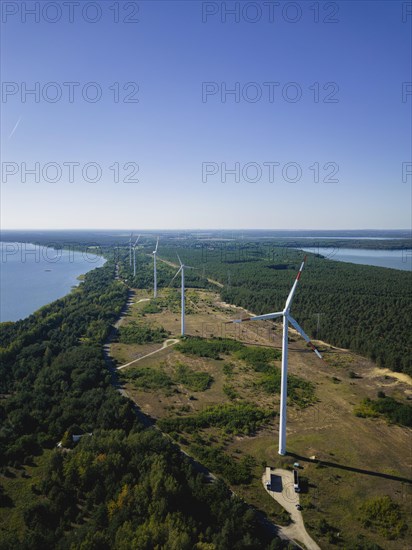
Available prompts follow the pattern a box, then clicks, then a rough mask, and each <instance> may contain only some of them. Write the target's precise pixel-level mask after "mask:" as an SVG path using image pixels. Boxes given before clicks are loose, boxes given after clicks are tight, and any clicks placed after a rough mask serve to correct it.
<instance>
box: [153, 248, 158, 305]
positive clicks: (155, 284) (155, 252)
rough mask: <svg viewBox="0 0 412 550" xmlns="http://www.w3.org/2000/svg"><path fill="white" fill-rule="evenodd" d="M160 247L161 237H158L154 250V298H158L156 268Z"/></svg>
mask: <svg viewBox="0 0 412 550" xmlns="http://www.w3.org/2000/svg"><path fill="white" fill-rule="evenodd" d="M158 246H159V237H157V242H156V248H155V249H154V250H153V296H154V298H157V266H156V256H157V248H158Z"/></svg>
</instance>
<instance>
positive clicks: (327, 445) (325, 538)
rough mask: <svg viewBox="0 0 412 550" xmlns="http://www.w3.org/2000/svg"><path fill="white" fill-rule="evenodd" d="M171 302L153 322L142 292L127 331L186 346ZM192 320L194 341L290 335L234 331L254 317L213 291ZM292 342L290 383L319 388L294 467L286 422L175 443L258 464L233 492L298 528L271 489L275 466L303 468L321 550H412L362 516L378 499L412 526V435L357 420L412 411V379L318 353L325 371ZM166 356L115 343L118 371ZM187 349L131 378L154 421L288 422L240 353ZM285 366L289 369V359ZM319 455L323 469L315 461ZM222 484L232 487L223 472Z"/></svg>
mask: <svg viewBox="0 0 412 550" xmlns="http://www.w3.org/2000/svg"><path fill="white" fill-rule="evenodd" d="M167 294H168V291H161V292H160V293H159V298H160V302H162V301H163V307H162V308H161V311H159V312H157V313H147V312H145V311H147V304H148V302H142V301H139V300H142V299H146V298H148V297H150V295H149V294H148V293H147V292H146V291H143V290H137V291H135V292H134V298H133V302H134V303H133V304H132V305H131V307H130V310H129V313H128V315H127V316H126V318H125V319H124V321H123V324H122V326H127V325H128V324H130V323H133V322H134V321H138V322H143V323H147V324H150V325H153V326H162V327H164V328H165V329H166V331H167V332H168V333H169V336H168V337H169V338H178V337H179V334H180V307H179V304H178V301H177V297H178V293H175V295H174V296H173V297H172V298H170V296H169V298H168V297H167ZM176 294H177V297H176ZM187 311H188V314H187V315H186V331H187V334H189V335H191V336H201V337H203V338H210V337H223V338H235V339H236V340H240V341H242V342H244V343H245V344H247V345H252V346H260V347H262V349H265V348H266V347H271V348H275V349H278V350H279V349H280V346H281V333H280V327H279V325H276V328H275V329H274V326H275V325H273V323H271V322H259V323H256V325H255V324H252V323H247V324H246V325H226V324H224V323H225V321H228V320H229V319H233V318H236V317H239V316H242V315H244V314H245V312H244V311H243V310H241V308H236V307H233V306H230V305H228V304H224V303H222V302H221V301H219V298H218V296H217V294H215V293H214V292H211V291H205V290H196V291H195V290H188V291H187ZM289 339H290V344H289V351H290V355H289V372H290V374H292V375H295V376H297V377H299V379H302V380H303V381H307V382H312V383H313V384H314V396H313V399H312V404H310V405H309V406H306V407H303V408H302V407H300V406H298V405H292V406H290V407H289V409H288V452H289V454H288V455H287V456H286V457H280V456H279V455H278V454H277V437H278V417H277V415H276V416H274V417H272V418H271V419H268V420H267V421H266V422H263V423H262V425H261V426H259V427H258V428H257V429H256V431H254V432H251V433H249V434H248V433H236V432H233V431H231V430H227V429H225V428H224V427H223V428H222V427H218V426H207V427H202V428H201V429H196V430H193V429H191V428H182V429H180V428H179V429H178V430H174V429H173V430H171V431H170V435H171V436H172V437H173V438H174V439H175V440H176V441H177V442H178V443H179V444H180V445H181V446H182V448H184V449H185V450H186V451H187V452H188V453H189V454H190V453H192V454H195V455H197V456H198V458H199V459H200V461H202V458H205V457H202V456H199V453H200V454H202V452H204V449H217V452H218V453H220V454H221V453H223V454H224V456H228V457H229V458H230V460H231V461H232V463H233V464H235V465H240V464H242V460H243V461H245V460H246V461H249V462H248V468H249V471H250V476H249V478H250V479H249V480H248V481H247V482H244V480H242V482H241V483H238V482H237V483H231V485H232V488H233V489H234V490H235V491H236V493H238V494H239V495H241V496H242V497H244V498H245V500H247V501H248V502H250V503H251V504H253V505H254V506H256V507H257V508H259V509H260V510H262V511H264V512H265V513H266V514H267V515H268V517H270V518H271V519H272V520H273V521H274V522H276V523H279V524H287V515H286V514H285V513H284V512H282V510H281V508H280V506H279V505H277V504H276V503H275V502H274V501H273V500H272V499H271V498H270V497H269V496H268V495H267V493H266V492H265V491H264V490H263V489H262V485H261V476H262V471H263V468H264V466H266V465H270V466H273V467H290V466H291V465H292V464H293V462H294V461H295V460H298V461H299V462H300V464H301V466H302V468H303V469H302V470H301V476H303V477H304V478H306V479H307V481H308V484H307V491H306V492H304V493H303V494H302V496H301V503H302V505H303V518H304V521H305V525H306V528H307V530H308V532H309V534H310V535H311V536H312V537H313V538H314V540H316V541H317V542H318V544H319V545H320V546H321V548H331V547H332V546H335V545H336V544H342V547H344V548H352V547H353V548H355V547H356V545H360V546H359V548H361V547H362V548H366V547H367V546H365V544H366V541H367V542H374V543H376V544H378V545H379V546H380V547H382V548H385V549H386V548H387V549H393V550H398V549H399V548H410V547H411V542H410V540H411V538H410V537H411V535H410V532H403V531H402V529H401V534H400V535H399V537H400V538H397V539H396V538H395V539H394V540H390V537H393V536H394V535H393V533H392V534H390V533H389V534H388V533H386V534H385V533H384V532H383V531H382V529H380V530H379V528H377V527H376V526H374V525H369V526H368V525H366V526H365V521H364V518H363V516H362V514H361V511H360V506H361V505H362V503H364V502H365V501H366V500H367V499H369V498H372V497H378V496H381V495H388V496H390V497H391V499H392V500H393V502H394V503H396V504H397V505H399V507H400V517H401V519H400V520H399V521H400V522H401V521H407V520H408V519H409V520H410V519H411V517H410V516H409V518H408V517H407V514H408V506H410V504H411V492H412V491H411V489H412V485H411V482H410V478H411V468H412V462H411V442H412V439H411V430H410V429H409V428H406V427H401V426H397V425H389V424H388V423H387V422H386V421H385V420H383V419H381V418H359V417H356V416H355V415H354V413H353V410H354V407H355V406H357V405H359V404H360V403H361V402H362V400H363V399H364V398H365V397H370V398H376V395H377V392H378V391H379V390H382V389H383V390H384V391H385V393H386V395H388V396H393V397H396V399H398V400H406V399H407V398H408V396H410V395H411V391H412V380H411V379H410V378H409V377H407V376H406V375H403V376H402V377H397V376H396V375H395V374H394V373H390V375H389V374H388V373H387V372H382V371H381V370H380V369H377V368H376V366H375V365H374V364H373V363H372V362H371V361H369V360H367V359H365V358H363V357H360V356H357V355H355V354H353V353H350V352H348V351H347V350H341V349H337V348H332V347H330V346H328V345H326V344H324V343H322V342H317V344H318V346H319V349H320V350H321V352H322V354H323V356H324V361H320V360H319V359H318V358H317V357H316V356H315V355H314V354H313V353H312V352H311V351H310V350H309V349H308V348H307V347H306V344H305V342H304V341H302V340H301V339H300V338H299V337H298V335H297V334H296V333H295V332H294V331H293V330H291V331H290V334H289ZM161 345H162V344H161V343H149V344H142V345H137V344H122V343H118V342H116V343H113V344H112V347H111V353H112V355H113V357H114V359H115V360H116V361H117V364H118V365H122V364H124V363H126V362H128V361H132V360H134V359H136V358H137V357H142V356H144V355H146V354H148V353H150V352H152V351H154V350H155V349H158V348H160V347H161ZM178 347H179V346H177V348H176V347H175V346H172V347H168V348H167V349H164V350H162V351H159V353H156V354H154V355H152V356H149V357H147V358H144V359H142V360H140V361H139V362H138V363H137V364H136V368H138V369H143V370H140V371H139V372H137V373H136V378H134V379H131V378H129V376H131V375H132V373H133V370H134V369H135V366H134V365H131V366H130V367H127V368H126V369H124V370H122V371H121V372H122V376H124V382H125V387H126V389H127V391H128V393H129V394H130V395H131V396H132V398H133V399H134V400H135V401H136V403H137V404H138V405H139V407H140V408H141V409H142V411H143V412H145V413H146V414H148V415H150V416H151V417H153V418H154V419H156V420H162V419H167V418H169V419H171V418H174V419H178V420H179V419H185V418H189V417H196V416H197V415H199V414H200V413H201V412H202V411H204V410H205V408H206V407H210V406H216V405H222V404H227V405H240V404H244V403H251V404H253V406H254V407H255V408H259V410H260V409H261V410H265V411H268V410H269V411H274V412H275V413H277V410H278V406H279V396H278V395H277V394H275V395H272V394H268V393H267V392H265V391H264V389H263V388H262V386H260V385H259V384H258V382H259V380H260V379H261V377H262V376H263V374H262V373H261V372H256V371H255V370H254V369H252V368H251V367H250V365H248V364H247V362H245V361H244V360H243V359H240V358H239V355H237V353H236V352H230V353H227V354H222V355H221V358H220V359H215V358H209V357H201V356H195V355H190V354H186V353H182V352H181V351H179V350H178ZM275 364H276V365H277V366H278V367H279V366H280V362H279V361H278V360H277V361H276V362H275ZM182 365H183V366H184V367H185V369H186V371H185V372H186V374H187V372H191V373H196V374H197V375H198V374H199V373H203V375H209V377H210V380H209V383H208V384H207V389H203V391H196V389H193V383H192V382H190V380H189V382H188V381H187V380H186V379H185V378H183V379H182V377H181V374H182ZM152 371H156V372H157V374H156V377H148V373H149V374H150V373H151V372H152ZM179 373H180V374H179ZM179 377H180V378H179ZM186 378H187V377H186ZM200 378H201V377H200ZM203 378H204V376H203ZM136 380H138V382H136ZM182 380H183V381H182ZM185 380H186V382H185ZM139 384H140V386H139ZM297 402H298V401H297ZM220 454H219V457H220V458H221V456H220ZM314 456H315V457H316V459H315V460H313V459H312V460H311V459H310V457H314ZM248 457H252V458H253V460H252V459H251V458H248ZM220 458H219V460H220ZM208 460H209V461H210V460H212V458H211V457H210V456H207V457H206V458H205V462H206V465H207V466H208V464H207V461H208ZM213 460H216V456H214V457H213ZM212 464H213V462H212ZM211 470H212V471H213V468H211ZM222 476H223V477H225V475H224V473H222ZM226 479H227V476H226ZM408 480H409V481H408ZM228 481H229V482H230V479H228ZM409 514H410V512H409Z"/></svg>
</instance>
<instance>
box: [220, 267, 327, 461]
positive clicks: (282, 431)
mask: <svg viewBox="0 0 412 550" xmlns="http://www.w3.org/2000/svg"><path fill="white" fill-rule="evenodd" d="M305 262H306V256H305V258H304V260H303V262H302V265H301V266H300V269H299V272H298V274H297V276H296V279H295V282H294V284H293V286H292V289H291V291H290V293H289V296H288V299H287V300H286V304H285V308H284V309H283V311H278V312H276V313H267V314H266V315H257V316H255V317H247V318H246V319H236V320H235V321H229V322H230V323H242V322H244V321H266V320H267V319H276V318H277V317H283V340H282V377H281V389H280V421H279V451H278V452H279V454H280V455H284V454H286V401H287V392H288V327H289V323H290V324H291V325H292V326H293V328H294V329H295V330H297V332H299V334H300V335H301V336H302V338H303V339H304V340H306V342H307V343H308V344H309V345H310V347H311V348H312V350H313V351H314V352H315V353H316V355H317V356H318V357H319V358H320V359H322V356H321V354H320V353H319V351H318V350H317V349H316V348H315V346H314V345H313V344H312V342H311V340H310V338H309V336H308V335H307V334H306V333H305V331H304V330H303V329H302V327H301V326H300V325H299V324H298V323H297V321H295V319H294V318H293V317H292V316H291V315H290V307H291V305H292V300H293V296H294V294H295V291H296V287H297V286H298V282H299V279H300V276H301V274H302V271H303V267H304V265H305Z"/></svg>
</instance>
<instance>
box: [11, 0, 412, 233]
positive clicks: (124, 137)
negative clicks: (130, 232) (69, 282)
mask: <svg viewBox="0 0 412 550" xmlns="http://www.w3.org/2000/svg"><path fill="white" fill-rule="evenodd" d="M79 2H80V4H81V6H80V7H79V6H77V7H76V6H74V5H73V6H72V8H73V14H74V15H73V22H70V20H69V16H70V13H69V11H68V7H67V6H64V5H63V3H61V2H60V5H61V6H62V13H61V14H60V15H61V17H60V20H57V21H56V22H54V23H53V22H51V21H52V20H53V19H58V18H59V14H58V13H57V11H56V9H55V8H54V9H53V6H51V7H49V8H48V11H46V12H43V11H40V13H39V21H38V22H36V21H35V18H34V16H33V15H30V14H25V13H23V7H22V4H21V3H17V2H3V14H2V15H3V23H2V39H1V46H2V48H1V50H2V54H1V55H2V59H1V61H2V82H3V97H2V104H1V110H2V130H1V139H2V150H1V153H2V171H3V174H2V182H1V198H2V201H1V202H2V206H1V208H2V211H1V223H2V227H3V228H50V229H52V228H130V229H132V228H135V229H139V228H142V229H153V228H170V229H174V228H182V229H186V228H188V229H189V228H275V229H276V228H284V229H303V228H307V229H312V228H318V229H340V228H349V229H350V228H352V229H357V228H382V229H386V228H388V229H390V228H408V227H410V226H411V207H412V205H411V185H412V183H411V181H412V176H410V175H409V176H405V178H404V179H405V180H406V181H402V163H406V162H409V163H410V162H411V110H412V94H411V95H407V96H405V97H404V101H402V83H403V82H411V81H412V75H411V66H412V63H411V27H412V14H410V15H408V14H407V13H406V14H404V19H405V22H403V21H402V9H405V8H403V4H405V3H404V2H396V1H390V2H375V1H374V2H362V1H356V2H352V1H343V2H336V3H335V4H336V6H337V7H338V12H337V13H336V14H334V13H332V11H333V10H332V9H331V8H330V7H329V8H328V9H327V10H325V6H326V4H327V3H325V2H319V19H320V21H319V22H318V23H316V22H315V21H314V18H315V15H316V14H315V13H314V11H313V10H312V9H311V6H313V5H314V3H313V2H312V1H310V2H309V1H301V2H296V3H295V5H297V6H298V7H299V9H300V10H301V13H298V12H296V11H295V8H294V7H293V6H292V7H291V6H290V3H288V2H282V1H279V2H277V3H275V4H274V6H273V20H271V13H270V12H269V7H268V6H267V5H266V4H264V3H262V2H249V8H248V11H246V12H245V11H244V10H243V8H244V6H245V5H246V4H247V2H230V1H227V2H226V6H227V7H228V8H234V9H236V8H237V6H239V8H238V10H239V21H238V22H237V21H236V20H235V16H233V15H230V14H227V15H226V22H224V21H223V22H222V19H224V17H225V14H224V13H223V11H222V10H223V5H222V3H221V2H203V3H202V2H200V1H196V0H193V1H192V0H186V1H179V2H175V1H167V2H164V1H151V2H148V1H144V2H119V3H118V6H119V19H120V22H119V23H115V22H114V21H113V19H114V17H115V13H114V11H112V10H111V9H110V6H113V5H116V2H112V1H107V2H106V1H105V0H101V1H100V2H91V4H92V6H91V7H90V9H89V11H88V12H86V14H82V11H81V9H80V8H81V7H83V5H84V2H82V0H79ZM35 4H36V3H35V2H26V6H27V7H32V8H34V7H35ZM37 4H38V5H40V10H42V9H43V8H44V6H45V5H46V4H47V2H37ZM54 4H56V3H54ZM93 4H98V7H99V8H100V11H101V13H100V15H101V19H100V21H97V22H95V23H91V22H90V20H91V19H93V18H94V17H95V16H96V13H97V12H96V9H95V8H93ZM277 4H278V5H277ZM292 4H293V3H292ZM5 5H7V7H6V8H5ZM288 5H289V7H288ZM135 6H136V7H138V12H137V10H136V13H133V12H134V11H135V9H134V8H135ZM332 7H333V3H332ZM5 10H6V11H5ZM205 10H207V11H208V12H210V14H209V15H206V14H205ZM259 10H260V13H259ZM14 11H16V13H13V12H14ZM214 11H216V12H217V13H216V14H214V13H213V12H214ZM202 12H203V13H202ZM125 17H129V18H131V19H133V18H136V17H137V18H138V20H139V21H138V22H137V23H133V22H131V23H125V22H123V19H124V18H125ZM202 17H203V19H205V22H203V21H202ZM295 18H296V19H299V20H298V21H296V22H293V19H295ZM325 18H326V19H327V18H329V19H336V20H337V22H336V23H326V22H324V21H323V20H324V19H325ZM254 19H256V21H255V22H252V21H253V20H254ZM36 82H38V83H39V84H38V86H39V87H40V98H39V101H38V102H36V101H35V100H34V96H33V95H26V96H25V94H24V86H26V88H27V89H30V88H34V87H35V83H36ZM50 82H55V83H57V87H55V88H53V86H49V87H47V86H46V85H47V83H50ZM64 82H66V83H67V82H79V83H80V85H79V86H76V87H75V89H74V100H73V102H70V101H69V87H68V86H67V85H64V84H63V83H64ZM88 82H96V83H98V85H99V87H100V88H101V91H102V97H101V99H100V100H99V101H97V102H95V103H90V102H87V101H85V100H84V99H83V97H82V91H81V90H82V88H83V86H84V85H85V84H86V83H88ZM115 82H118V83H120V101H119V102H118V103H116V102H115V101H114V89H112V90H111V89H110V87H113V84H114V83H115ZM127 82H136V83H137V84H138V86H139V90H138V92H137V93H136V94H135V96H133V97H136V98H137V99H138V100H139V102H138V103H135V102H133V103H124V102H123V101H122V100H123V98H124V97H125V95H126V94H129V93H133V87H132V86H130V87H129V88H128V89H127V90H126V91H124V90H122V87H123V85H124V84H125V83H127ZM203 82H214V83H216V84H215V85H214V90H215V91H216V90H217V92H216V93H215V94H214V95H208V96H207V97H204V98H203V101H202V83H203ZM236 82H238V83H239V86H240V93H241V95H240V101H239V102H236V101H235V98H234V96H233V95H227V96H226V102H223V101H222V96H221V92H222V89H223V87H224V86H225V85H226V87H227V88H228V89H230V88H233V87H234V86H235V83H236ZM265 82H266V83H267V82H276V83H279V84H277V85H272V87H270V86H269V85H264V84H263V83H265ZM316 82H317V83H319V101H318V102H316V101H314V94H315V89H314V86H313V85H314V83H316ZM10 83H15V84H10ZM247 83H255V84H252V85H250V86H249V87H246V88H245V85H246V84H247ZM290 83H295V84H293V85H291V84H290ZM327 83H335V84H333V85H329V87H328V88H327V89H326V90H323V86H324V85H326V84H327ZM310 87H312V89H310ZM337 87H338V88H337ZM210 89H212V88H210ZM270 89H271V90H272V91H273V94H274V95H273V97H272V98H270V97H269V91H270ZM408 89H409V90H410V89H411V88H408ZM56 90H60V91H61V92H62V97H61V99H60V100H58V101H56V102H55V103H52V102H51V101H46V100H45V99H44V97H43V94H44V95H46V98H47V97H48V98H49V100H50V99H52V98H53V96H54V94H55V93H56ZM296 90H298V91H301V93H302V96H301V98H300V100H298V101H296V102H293V101H292V99H293V96H294V94H295V93H296ZM334 90H337V91H336V93H335V95H333V96H330V99H337V100H338V101H337V102H333V103H325V102H324V99H325V98H326V96H327V95H328V94H330V93H331V92H333V91H334ZM86 91H88V92H90V97H91V96H92V94H93V93H94V89H93V88H92V87H90V88H89V89H88V90H86ZM242 91H243V92H244V93H246V94H249V96H246V100H245V99H244V97H243V96H242ZM256 91H260V92H261V93H262V97H261V99H260V100H258V101H256V102H252V101H251V98H253V95H254V93H255V92H256ZM406 91H407V90H406ZM47 94H49V95H47ZM287 94H288V95H287ZM248 97H249V100H247V99H248ZM23 99H25V100H26V101H25V102H23ZM288 99H289V101H288ZM16 125H17V126H16ZM50 162H54V163H57V164H58V165H59V166H60V168H61V170H62V175H61V179H60V181H57V182H53V181H47V179H49V180H52V179H53V177H54V175H55V169H54V168H53V166H51V167H49V168H48V171H47V170H46V181H45V178H44V177H43V174H42V172H43V171H44V167H45V166H46V168H47V163H50ZM68 162H74V163H79V164H80V167H79V166H76V167H74V170H75V177H74V181H73V182H71V181H69V168H68V167H67V165H66V166H65V165H63V163H68ZM91 162H94V163H97V164H98V165H99V167H100V169H101V179H100V180H99V181H96V182H94V183H93V182H91V181H87V179H92V178H93V177H94V174H95V172H94V169H93V167H89V168H88V171H87V173H86V178H85V177H83V175H82V168H83V167H84V166H85V165H87V163H91ZM13 163H14V164H13ZM22 163H26V165H27V168H34V165H35V163H39V167H40V181H38V182H36V181H35V177H34V176H33V175H30V174H27V176H26V182H23V181H22V179H23V178H22V172H23V171H24V166H22ZM114 163H119V168H120V172H119V177H120V180H121V181H119V182H115V181H114V171H115V170H114V168H112V169H110V166H112V167H113V166H114ZM125 163H136V165H138V166H139V172H138V174H136V177H137V178H138V180H139V181H138V182H137V181H131V182H126V181H122V180H123V179H124V177H125V175H126V174H127V173H130V172H131V171H132V170H133V165H132V164H130V165H128V168H127V170H126V171H125V170H124V169H123V166H124V164H125ZM202 163H209V164H208V165H207V169H208V170H209V171H211V172H213V171H217V173H216V174H213V175H208V176H207V177H206V175H205V173H204V170H205V169H206V168H205V165H203V174H202ZM222 163H226V166H227V168H228V169H233V168H235V166H236V164H235V163H239V164H238V166H239V167H240V181H235V177H234V176H233V175H229V174H228V175H227V177H226V181H224V178H223V177H222V168H223V167H222ZM248 163H255V164H254V165H250V168H249V169H248V170H247V171H246V177H244V175H245V173H244V170H243V173H242V169H243V168H244V166H245V165H247V164H248ZM264 163H279V165H276V166H275V165H273V166H275V168H274V178H275V179H274V181H269V168H268V165H267V164H264ZM288 163H296V164H297V165H299V167H300V169H301V179H300V180H299V181H296V182H293V181H291V180H293V178H294V177H295V174H296V173H297V172H296V170H295V168H294V167H293V165H292V164H288ZM315 163H319V169H320V172H319V178H320V181H319V182H315V181H314V172H315V168H314V166H316V165H315ZM326 163H333V164H329V165H328V168H327V170H325V169H324V165H325V164H326ZM285 166H286V168H285ZM288 166H289V168H288ZM310 166H312V169H310V168H309V167H310ZM334 167H337V168H338V172H337V174H336V175H335V176H334V179H338V180H339V181H338V182H334V183H333V182H328V181H323V179H324V178H325V176H326V175H327V173H330V172H331V171H332V170H333V169H334ZM256 170H262V177H261V180H260V181H252V180H253V178H254V175H255V173H256V172H255V171H256ZM282 170H283V172H284V173H283V175H282ZM13 171H16V174H12V172H13Z"/></svg>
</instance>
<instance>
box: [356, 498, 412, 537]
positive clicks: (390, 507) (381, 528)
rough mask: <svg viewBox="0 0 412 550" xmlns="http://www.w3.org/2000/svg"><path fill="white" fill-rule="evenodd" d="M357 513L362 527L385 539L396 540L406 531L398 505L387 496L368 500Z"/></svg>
mask: <svg viewBox="0 0 412 550" xmlns="http://www.w3.org/2000/svg"><path fill="white" fill-rule="evenodd" d="M359 511H360V521H361V523H362V525H363V526H364V527H366V528H367V529H370V530H371V531H376V532H378V533H379V534H381V535H382V536H383V537H385V538H387V539H397V538H399V537H400V536H403V535H404V533H405V531H406V530H407V525H406V523H405V522H404V520H403V519H402V514H401V509H400V507H399V505H398V504H397V503H396V502H393V500H392V499H391V498H390V497H389V496H387V495H385V496H377V497H372V498H369V499H368V500H366V501H365V502H364V503H363V504H361V506H360V508H359Z"/></svg>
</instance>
